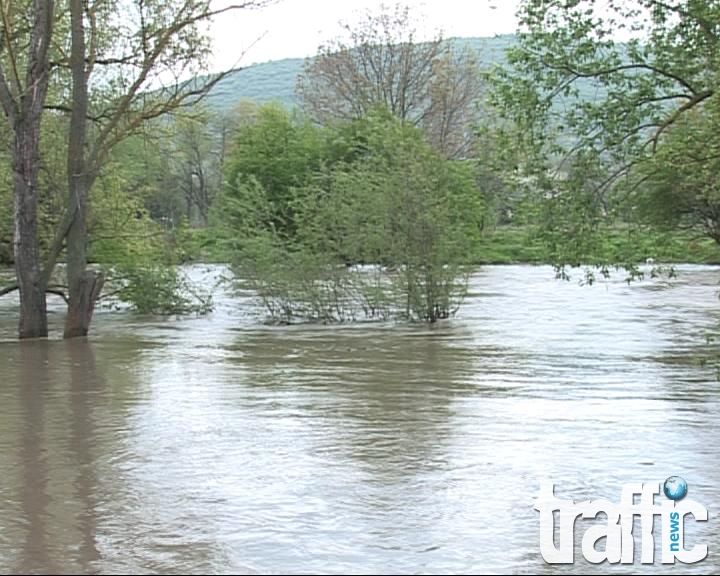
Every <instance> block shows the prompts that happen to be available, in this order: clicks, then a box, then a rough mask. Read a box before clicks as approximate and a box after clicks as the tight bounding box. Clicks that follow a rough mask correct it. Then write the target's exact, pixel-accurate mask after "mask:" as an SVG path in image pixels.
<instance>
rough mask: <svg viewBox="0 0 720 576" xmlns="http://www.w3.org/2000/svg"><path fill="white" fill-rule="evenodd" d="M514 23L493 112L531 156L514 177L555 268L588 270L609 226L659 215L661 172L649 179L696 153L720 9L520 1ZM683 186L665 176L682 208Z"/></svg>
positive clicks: (664, 186)
mask: <svg viewBox="0 0 720 576" xmlns="http://www.w3.org/2000/svg"><path fill="white" fill-rule="evenodd" d="M518 14H519V18H520V29H519V33H518V45H517V46H516V47H515V48H513V49H511V50H510V51H509V54H508V61H509V65H508V67H507V68H506V69H505V70H504V72H502V74H499V75H498V81H497V82H496V83H495V97H496V104H497V105H498V108H499V109H501V110H504V112H505V113H506V115H507V116H508V118H509V119H510V120H511V121H513V122H514V123H515V124H516V125H517V126H518V127H519V128H520V130H519V131H518V132H517V135H518V138H517V140H516V141H515V144H514V145H515V146H516V147H518V148H521V149H524V150H528V151H530V152H532V155H531V156H530V158H528V159H527V160H526V162H525V163H524V164H522V165H521V166H520V169H521V170H522V171H523V175H524V176H526V177H528V178H529V179H530V180H531V181H532V183H533V186H534V188H535V190H536V192H537V193H538V196H539V197H540V199H541V200H542V201H543V202H544V205H543V208H542V210H543V213H544V215H545V219H544V220H543V221H542V226H544V227H545V228H546V229H547V230H549V232H548V238H550V239H551V241H552V243H553V245H554V246H556V248H557V250H556V251H555V256H556V259H557V262H558V263H559V264H576V263H578V262H579V261H581V260H588V259H592V258H591V251H592V248H593V246H594V245H597V244H598V243H600V242H601V240H602V237H603V236H604V235H605V234H606V231H607V228H608V226H609V224H610V223H612V222H613V221H617V220H623V219H625V220H627V219H631V220H634V219H635V218H636V217H637V215H638V211H634V210H633V209H632V207H633V206H634V205H638V204H639V203H641V197H642V198H644V201H643V203H644V205H645V206H646V207H650V206H652V205H655V206H656V207H658V211H659V212H667V211H668V206H667V205H666V204H664V202H665V201H666V200H667V199H668V196H667V192H668V183H669V182H668V181H665V182H664V183H662V182H660V177H661V175H666V176H667V175H668V172H669V170H662V171H661V172H657V171H656V170H657V168H658V167H659V166H660V164H662V159H664V160H666V161H668V160H672V162H673V164H672V166H680V165H681V164H682V161H681V160H680V158H681V157H682V156H683V154H685V153H686V152H689V151H690V150H695V151H697V150H698V147H699V145H700V142H702V138H703V137H704V136H703V132H702V131H701V130H698V129H697V128H698V125H697V123H694V128H691V127H690V126H691V124H693V123H692V122H690V124H688V122H689V121H690V118H691V116H692V115H697V114H700V115H702V116H703V117H704V118H706V119H708V120H712V119H713V115H712V114H710V113H708V112H707V111H706V109H708V107H711V106H713V105H714V104H713V101H714V99H715V98H716V97H717V79H718V70H720V67H719V64H720V61H719V60H718V55H719V54H720V52H719V50H718V48H719V44H718V40H719V38H720V36H719V34H720V29H719V28H718V25H717V23H718V22H719V21H720V2H716V1H714V0H712V1H707V0H703V1H694V0H683V1H680V0H662V1H661V0H633V1H622V2H621V1H615V0H611V1H610V2H606V3H603V5H602V7H600V5H598V4H597V3H595V2H592V1H589V0H588V1H584V0H580V1H573V2H565V1H560V0H550V1H547V0H543V1H540V0H524V1H523V2H521V5H520V9H519V13H518ZM620 37H622V39H623V41H622V42H620V41H619V39H620ZM690 141H693V142H694V144H691V143H690ZM681 142H682V143H681ZM710 154H712V152H711V153H710ZM689 163H691V158H690V156H689V155H687V156H686V157H685V164H686V165H687V164H689ZM666 166H667V165H666ZM667 168H670V167H669V166H667ZM695 170H696V173H697V172H701V171H702V169H701V168H700V167H699V166H697V165H696V168H695ZM685 176H691V174H690V173H689V172H687V171H685V172H682V171H681V172H680V173H676V174H675V176H674V177H673V183H674V185H675V186H674V188H675V190H676V191H677V192H678V193H679V192H680V191H684V192H687V193H689V195H685V200H688V201H691V200H692V196H693V193H691V192H690V191H691V190H693V189H694V186H693V179H692V178H691V179H688V180H685V182H684V184H683V185H682V186H679V184H680V181H679V180H678V178H683V179H684V178H685ZM629 201H630V202H631V203H630V204H629V203H628V202H629ZM685 205H686V202H684V201H683V202H679V203H675V204H674V205H673V206H672V208H670V209H671V210H673V209H675V208H677V209H683V208H682V207H683V206H685ZM647 214H648V213H647V211H646V215H647ZM589 251H590V252H589ZM612 258H613V259H614V260H616V262H617V261H618V260H619V261H622V260H623V258H624V255H623V254H615V255H613V257H612ZM607 263H609V260H608V262H607Z"/></svg>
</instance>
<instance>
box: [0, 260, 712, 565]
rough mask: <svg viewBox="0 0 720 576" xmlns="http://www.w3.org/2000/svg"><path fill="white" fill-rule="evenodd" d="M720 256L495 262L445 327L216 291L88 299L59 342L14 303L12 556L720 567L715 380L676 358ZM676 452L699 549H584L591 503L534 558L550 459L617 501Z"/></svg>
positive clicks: (7, 326) (0, 454) (2, 404)
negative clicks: (114, 309) (581, 279)
mask: <svg viewBox="0 0 720 576" xmlns="http://www.w3.org/2000/svg"><path fill="white" fill-rule="evenodd" d="M193 272H194V273H195V274H197V275H198V276H202V275H203V274H207V275H210V276H212V274H215V273H217V270H216V269H212V268H211V269H207V270H206V269H201V268H197V269H194V271H193ZM719 278H720V270H718V269H716V268H710V267H687V268H684V269H682V270H681V276H680V277H679V278H678V279H677V280H674V281H672V282H664V283H659V282H641V283H638V284H634V285H631V286H627V285H624V284H622V283H621V282H615V283H609V284H599V285H596V286H593V287H584V288H581V287H578V286H577V285H576V284H574V283H562V282H556V281H555V280H553V275H552V272H551V271H550V270H549V269H548V268H532V267H521V266H518V267H489V268H486V269H484V270H482V271H480V272H479V273H478V274H477V275H476V277H475V278H474V281H473V284H472V294H471V297H470V298H469V300H468V302H467V303H466V306H465V307H464V308H463V309H462V314H461V316H460V317H459V318H457V319H454V320H452V321H450V322H442V323H439V324H437V325H433V326H405V325H390V324H384V325H375V324H370V325H354V326H349V325H348V326H339V327H317V326H292V327H266V326H262V325H261V324H259V323H258V322H257V310H255V309H254V308H252V304H251V302H250V301H249V300H247V299H246V298H245V297H241V296H232V295H225V296H220V297H219V298H217V300H218V310H217V311H216V312H215V313H214V314H213V315H212V316H211V317H210V318H188V319H153V318H137V317H132V316H129V315H126V314H117V313H110V312H106V313H103V312H99V313H98V314H97V317H96V324H95V326H94V332H93V335H92V337H91V338H89V339H88V340H87V341H85V340H79V341H72V342H62V341H60V340H51V341H48V342H44V341H39V342H23V343H18V342H14V341H13V340H12V337H13V331H14V329H15V326H16V323H17V318H16V316H14V311H13V308H12V302H10V303H8V302H7V301H2V302H0V339H4V340H5V342H3V343H0V357H1V358H2V360H3V379H2V386H1V387H0V465H2V469H3V471H4V475H3V482H2V484H0V486H1V488H0V490H1V492H0V494H2V500H0V511H1V512H2V516H1V518H2V519H1V520H0V570H1V571H2V572H13V571H17V572H23V573H44V572H74V571H79V572H83V573H106V572H121V571H134V572H139V571H142V572H152V573H166V572H189V573H198V574H200V573H206V572H212V573H218V572H221V573H225V572H243V573H267V572H290V573H299V572H303V573H308V572H321V573H337V572H352V573H358V572H363V573H368V572H380V571H383V572H385V571H390V572H413V573H432V572H442V573H453V572H462V573H470V572H477V571H483V572H490V573H502V572H513V573H536V572H538V571H540V572H544V573H565V572H572V573H580V572H588V571H589V572H592V573H605V572H607V571H609V570H612V571H617V572H624V573H637V572H643V571H644V572H663V571H671V570H677V569H683V571H689V572H692V573H698V574H699V573H713V572H717V571H718V569H719V568H720V565H719V564H718V563H717V560H716V555H717V550H718V549H720V548H719V546H720V536H718V534H720V530H718V528H717V524H716V520H715V516H716V514H717V511H718V510H720V494H719V493H718V491H717V486H718V484H719V483H720V465H719V464H718V462H717V449H716V448H715V446H716V439H717V437H718V432H719V431H720V430H719V429H718V428H719V425H718V415H719V414H720V403H719V393H718V389H719V387H718V384H717V382H716V380H715V373H714V369H713V368H712V367H711V366H709V365H705V366H703V365H701V364H699V363H697V362H693V361H687V362H684V361H678V359H682V358H691V357H694V356H697V355H705V356H707V355H708V351H709V350H711V348H709V347H708V345H707V344H706V341H705V338H704V334H705V332H706V331H707V330H710V329H712V328H713V327H714V326H715V325H716V323H717V320H718V317H719V316H720V305H718V301H717V298H716V294H715V292H716V289H717V286H716V284H717V281H718V279H719ZM56 310H58V311H59V310H60V308H59V307H58V308H56ZM61 320H62V318H61V314H60V313H59V312H56V314H55V315H54V316H53V322H54V324H53V323H51V326H55V329H56V330H59V329H61ZM56 334H57V332H56ZM675 474H677V475H680V476H683V477H684V478H685V479H686V480H687V481H688V484H689V486H690V494H691V497H692V498H693V499H695V500H697V501H698V502H700V503H701V504H703V505H704V506H705V507H706V508H708V510H709V513H710V520H709V521H708V522H707V523H706V525H702V524H699V523H698V524H696V523H695V522H693V520H692V519H691V518H688V519H687V521H686V540H687V543H688V546H691V545H693V544H694V543H700V542H701V543H706V544H708V547H709V550H710V554H709V557H708V559H707V560H705V561H704V562H702V563H700V564H695V565H690V566H682V565H678V566H676V567H672V566H662V565H660V564H658V565H656V566H649V567H648V566H642V565H640V564H636V565H635V566H627V565H626V566H609V565H607V564H605V565H603V564H601V565H598V566H595V565H590V564H587V563H586V562H585V561H584V560H583V558H582V554H581V551H580V540H581V535H582V532H583V531H584V529H586V528H587V527H588V526H589V525H590V524H589V523H588V522H589V521H580V520H579V521H578V523H577V524H578V526H577V529H578V532H577V537H576V554H575V559H576V562H575V564H574V565H566V566H549V565H546V564H545V563H544V562H543V560H542V557H541V556H540V553H539V515H538V513H537V512H535V511H534V510H533V509H532V506H533V502H534V499H535V497H536V496H537V493H538V490H539V487H540V483H541V482H545V481H551V482H554V483H555V484H556V489H555V493H556V495H557V496H558V497H561V498H565V499H574V500H575V501H580V500H587V499H597V498H607V499H609V500H611V501H615V502H617V501H619V497H620V491H621V489H622V485H623V484H624V483H625V482H647V481H655V482H660V481H662V480H664V479H665V478H666V477H667V476H670V475H675ZM658 530H659V528H658ZM656 533H659V532H656ZM639 538H640V537H639V535H638V536H637V537H636V549H637V548H639V544H640V543H639ZM658 541H659V538H656V545H657V544H658V543H659V542H658ZM656 557H659V556H658V553H657V552H656Z"/></svg>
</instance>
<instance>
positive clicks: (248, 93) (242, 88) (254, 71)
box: [206, 35, 515, 112]
mask: <svg viewBox="0 0 720 576" xmlns="http://www.w3.org/2000/svg"><path fill="white" fill-rule="evenodd" d="M514 39H515V37H514V36H513V35H505V36H496V37H494V38H454V39H452V40H450V41H451V42H453V43H456V44H458V45H467V46H470V47H472V48H473V49H475V50H477V52H478V55H479V58H480V62H481V63H482V64H483V67H485V68H489V67H491V66H492V65H493V64H500V63H502V62H503V59H504V52H505V49H506V48H508V47H509V46H511V45H512V44H513V42H514ZM304 61H305V60H304V59H303V58H288V59H285V60H276V61H274V62H265V63H263V64H255V65H253V66H249V67H247V68H244V69H240V70H237V71H235V72H233V73H232V74H229V75H228V76H227V77H226V78H224V79H223V80H222V81H221V82H219V83H218V85H217V86H216V87H215V88H214V89H213V91H212V92H211V93H210V94H209V95H208V98H207V101H206V103H207V105H208V107H209V108H210V109H212V110H214V111H217V112H225V111H229V110H231V109H232V108H234V107H235V106H236V105H237V104H238V102H240V101H242V100H252V101H255V102H267V101H270V100H275V101H280V102H283V103H285V104H289V105H291V104H293V103H294V101H295V84H296V80H297V77H298V75H299V74H300V73H301V72H302V67H303V63H304Z"/></svg>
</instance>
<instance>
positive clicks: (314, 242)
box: [223, 110, 482, 322]
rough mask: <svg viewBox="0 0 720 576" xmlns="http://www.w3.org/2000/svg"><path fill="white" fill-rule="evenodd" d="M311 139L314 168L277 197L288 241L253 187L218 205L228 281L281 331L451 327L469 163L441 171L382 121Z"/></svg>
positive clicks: (469, 225) (441, 165) (471, 206)
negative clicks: (393, 322) (251, 292)
mask: <svg viewBox="0 0 720 576" xmlns="http://www.w3.org/2000/svg"><path fill="white" fill-rule="evenodd" d="M315 130H317V129H315ZM272 134H273V137H275V138H277V139H279V140H280V141H281V142H287V141H289V140H288V139H287V138H286V137H285V135H286V132H284V131H282V130H276V131H273V132H272ZM266 135H267V134H266ZM319 137H320V138H319ZM318 139H319V140H320V142H321V145H320V146H319V147H318V148H317V149H318V150H319V151H321V152H322V154H321V157H320V160H321V161H320V162H318V163H317V168H316V169H314V170H312V171H309V172H305V173H303V176H302V178H299V179H294V180H291V181H290V182H289V183H288V184H287V185H286V186H285V187H283V191H285V193H286V198H288V199H289V203H288V204H287V209H288V212H289V213H291V214H292V222H293V227H292V229H289V228H287V227H286V226H278V225H277V220H276V218H275V214H276V212H277V205H276V201H277V200H276V198H275V197H274V196H273V195H271V194H268V193H267V191H266V189H265V185H264V184H263V182H262V180H261V179H259V178H256V177H253V178H252V179H250V180H245V181H244V182H243V187H241V188H240V187H237V188H235V189H233V192H235V193H239V194H238V195H236V196H234V197H231V198H229V199H228V198H226V199H225V204H224V206H223V214H224V216H225V222H226V226H227V227H228V233H229V235H230V236H232V237H233V239H234V249H235V254H236V264H237V267H238V271H239V273H240V275H241V276H242V277H244V278H246V279H247V280H248V281H249V282H250V285H251V287H253V288H254V289H255V290H257V292H258V293H259V295H260V297H261V298H262V300H263V302H264V303H265V305H266V307H267V309H268V310H269V312H270V313H271V315H272V316H274V317H275V318H278V319H280V320H282V321H293V320H298V319H305V320H307V319H310V320H319V321H344V320H352V319H357V318H359V317H366V318H387V317H393V316H398V315H399V316H401V317H405V318H410V319H415V320H423V321H429V322H434V321H436V320H439V319H441V318H447V317H449V316H450V315H452V314H453V313H454V312H455V311H456V309H457V307H458V306H459V303H460V301H461V300H462V297H463V295H464V289H465V284H464V282H465V279H466V268H465V266H466V265H467V264H468V261H469V259H470V258H471V255H472V254H473V253H474V250H475V248H476V240H477V233H478V230H479V221H480V218H481V214H482V205H481V204H480V201H479V198H480V196H479V194H478V193H477V188H476V186H475V173H474V166H473V165H472V163H469V162H453V161H448V160H446V159H444V158H443V157H442V156H441V155H439V154H438V153H437V152H436V151H434V150H433V149H432V147H430V146H429V144H427V143H426V141H425V139H424V135H423V133H422V131H421V130H419V129H418V128H414V127H412V126H410V125H409V124H407V123H404V122H401V121H400V120H398V119H397V118H394V117H393V116H392V114H390V113H389V112H387V111H383V110H379V111H372V112H371V114H370V115H368V116H367V117H366V118H362V119H359V120H356V121H354V122H352V123H351V124H349V125H343V126H339V127H338V128H336V129H324V130H322V131H320V132H317V133H316V135H315V136H314V137H313V139H312V140H313V141H314V142H317V141H318ZM323 142H324V143H323ZM262 143H263V146H273V144H272V143H269V142H268V140H267V138H264V139H262ZM235 153H238V150H237V149H236V151H235ZM290 156H291V157H292V154H291V155H290ZM269 158H271V157H269V156H268V155H266V154H263V155H261V156H260V157H259V158H258V159H259V160H260V159H262V162H264V163H272V162H275V161H274V160H269ZM233 162H234V159H233V161H231V162H230V164H229V165H230V166H232V165H233ZM273 173H274V174H282V173H283V171H282V170H279V171H276V172H273ZM272 182H273V183H275V180H273V181H272ZM266 185H267V184H266ZM229 200H230V201H229ZM285 202H286V201H285V200H282V201H281V205H283V206H285V205H286V204H285Z"/></svg>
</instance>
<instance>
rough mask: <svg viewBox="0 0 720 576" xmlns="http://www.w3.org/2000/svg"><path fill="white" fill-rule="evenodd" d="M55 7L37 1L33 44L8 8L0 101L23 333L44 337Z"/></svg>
mask: <svg viewBox="0 0 720 576" xmlns="http://www.w3.org/2000/svg"><path fill="white" fill-rule="evenodd" d="M54 7H55V4H54V2H53V0H35V1H34V2H33V4H32V12H31V14H32V28H31V29H30V38H29V43H23V42H22V41H18V39H17V38H16V37H15V35H14V33H13V32H12V30H11V28H13V27H14V26H15V25H16V21H15V19H14V17H16V16H17V14H14V13H11V12H10V11H8V12H5V10H6V7H3V11H4V12H3V19H2V31H3V32H4V38H5V43H4V45H3V56H4V58H6V59H7V61H6V62H5V63H4V64H0V104H1V105H2V110H3V112H4V113H5V116H6V118H7V120H8V124H9V127H10V129H11V130H12V133H13V163H12V164H13V217H14V221H15V229H14V237H13V254H14V257H15V274H16V276H17V285H18V289H19V291H20V323H19V326H18V334H19V337H20V338H42V337H45V336H47V333H48V329H47V303H46V300H45V288H46V284H47V279H46V278H45V275H44V274H43V272H42V270H41V269H40V253H39V249H38V238H37V202H38V198H37V194H38V175H39V173H40V121H41V119H42V112H43V106H44V104H45V96H46V95H47V89H48V83H49V75H50V63H49V56H48V48H49V45H50V40H51V38H52V29H53V14H54ZM28 8H29V6H28ZM25 49H27V56H26V57H25V58H22V57H20V52H21V51H24V50H25ZM20 71H24V74H22V73H21V72H20ZM22 76H24V78H22Z"/></svg>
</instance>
